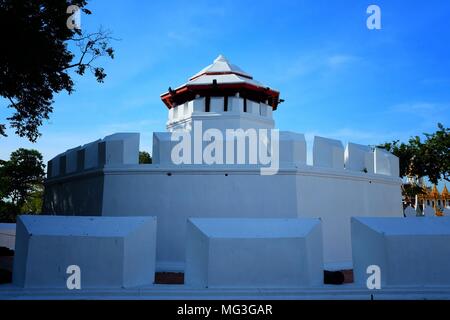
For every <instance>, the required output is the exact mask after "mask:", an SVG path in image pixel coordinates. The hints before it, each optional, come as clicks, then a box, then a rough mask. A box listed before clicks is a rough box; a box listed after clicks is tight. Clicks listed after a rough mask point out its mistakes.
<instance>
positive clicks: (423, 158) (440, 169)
mask: <svg viewBox="0 0 450 320" xmlns="http://www.w3.org/2000/svg"><path fill="white" fill-rule="evenodd" d="M424 136H425V139H424V140H422V139H421V138H420V137H419V136H415V137H411V138H410V139H409V141H408V143H403V142H400V141H398V140H396V141H393V142H388V143H384V144H382V145H380V147H382V148H385V149H387V150H388V151H390V152H392V153H393V154H394V155H396V156H397V157H399V162H400V176H402V177H416V178H423V177H428V179H429V180H430V182H432V183H434V184H437V183H438V182H439V180H446V181H449V182H450V128H446V127H444V125H443V124H441V123H439V124H438V129H437V131H436V132H434V133H424Z"/></svg>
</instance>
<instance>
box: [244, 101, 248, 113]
mask: <svg viewBox="0 0 450 320" xmlns="http://www.w3.org/2000/svg"><path fill="white" fill-rule="evenodd" d="M244 112H247V98H244Z"/></svg>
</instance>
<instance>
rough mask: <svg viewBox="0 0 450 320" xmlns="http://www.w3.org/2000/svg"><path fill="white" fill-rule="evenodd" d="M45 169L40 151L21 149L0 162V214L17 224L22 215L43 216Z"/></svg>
mask: <svg viewBox="0 0 450 320" xmlns="http://www.w3.org/2000/svg"><path fill="white" fill-rule="evenodd" d="M44 169H45V165H44V163H43V161H42V155H41V154H40V153H39V151H37V150H28V149H22V148H21V149H18V150H16V151H14V152H12V153H11V156H10V159H9V160H7V161H4V160H0V214H1V216H2V218H3V219H7V220H15V217H16V215H17V214H20V213H25V212H26V213H29V212H31V213H38V212H40V209H41V208H40V203H41V201H42V194H43V180H44V176H45V172H44Z"/></svg>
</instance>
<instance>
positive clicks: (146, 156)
mask: <svg viewBox="0 0 450 320" xmlns="http://www.w3.org/2000/svg"><path fill="white" fill-rule="evenodd" d="M139 163H141V164H144V163H152V156H151V155H150V153H148V152H147V151H139Z"/></svg>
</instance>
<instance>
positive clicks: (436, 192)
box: [429, 185, 439, 198]
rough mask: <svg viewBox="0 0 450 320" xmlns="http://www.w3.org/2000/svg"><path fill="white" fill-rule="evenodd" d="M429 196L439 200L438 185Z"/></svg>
mask: <svg viewBox="0 0 450 320" xmlns="http://www.w3.org/2000/svg"><path fill="white" fill-rule="evenodd" d="M429 195H430V196H431V197H433V198H439V191H438V190H437V187H436V185H434V186H433V189H432V190H431V192H430V193H429Z"/></svg>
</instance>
